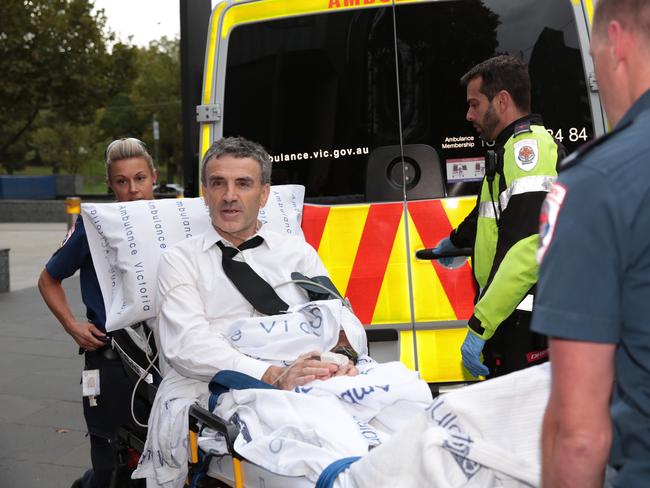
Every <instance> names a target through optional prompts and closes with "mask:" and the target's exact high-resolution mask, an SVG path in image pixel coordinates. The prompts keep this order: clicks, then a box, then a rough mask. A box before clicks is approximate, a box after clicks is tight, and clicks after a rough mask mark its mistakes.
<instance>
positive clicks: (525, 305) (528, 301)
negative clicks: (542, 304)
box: [517, 295, 533, 312]
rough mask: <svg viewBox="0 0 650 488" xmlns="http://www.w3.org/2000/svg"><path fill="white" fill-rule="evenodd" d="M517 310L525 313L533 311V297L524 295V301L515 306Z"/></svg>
mask: <svg viewBox="0 0 650 488" xmlns="http://www.w3.org/2000/svg"><path fill="white" fill-rule="evenodd" d="M517 310H523V311H525V312H532V311H533V295H526V296H525V297H524V299H523V300H522V301H521V302H520V303H519V305H517Z"/></svg>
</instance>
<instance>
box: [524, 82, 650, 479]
mask: <svg viewBox="0 0 650 488" xmlns="http://www.w3.org/2000/svg"><path fill="white" fill-rule="evenodd" d="M558 184H559V186H558V187H556V188H555V189H554V191H552V192H551V193H553V194H554V196H555V201H553V202H550V205H549V201H548V200H547V202H546V203H545V207H546V208H545V211H548V212H547V214H546V215H545V214H544V213H543V214H542V232H541V233H540V236H541V239H542V247H541V248H540V252H545V254H544V257H543V262H542V266H541V268H540V277H539V282H538V294H537V296H536V301H535V312H534V315H533V325H532V328H533V330H535V331H536V332H540V333H543V334H548V335H549V336H552V337H558V338H566V339H575V340H580V341H588V342H600V343H610V344H617V345H618V348H617V350H616V356H615V374H616V381H615V385H614V394H613V397H612V406H611V414H612V422H613V435H614V437H613V441H612V451H611V454H610V464H611V465H612V466H614V467H615V468H617V469H619V470H620V471H619V475H618V477H617V479H616V481H615V486H620V487H626V488H627V487H637V486H638V487H641V486H643V487H646V486H648V482H649V480H650V91H648V92H646V93H645V95H643V96H642V97H641V98H640V99H639V100H638V101H637V102H636V103H635V104H634V105H633V106H632V107H631V108H630V110H629V111H628V113H627V114H626V115H625V117H624V118H623V119H622V120H621V121H620V123H619V124H618V125H617V127H616V129H615V130H614V131H613V133H612V134H611V135H610V136H607V137H605V138H604V139H603V140H602V141H601V142H599V143H596V144H594V146H593V147H591V148H589V149H586V150H585V151H584V152H583V154H582V155H581V156H579V157H578V159H577V160H576V164H575V165H573V166H571V167H570V168H568V169H567V170H566V171H564V172H561V173H560V177H559V179H558ZM549 198H551V195H550V194H549ZM558 210H559V212H557V211H558ZM556 212H557V213H556ZM555 215H556V216H557V220H556V222H555V226H554V227H553V225H552V223H553V220H554V216H555ZM549 238H550V244H549V242H548V241H549ZM551 360H552V359H551ZM576 381H579V378H576Z"/></svg>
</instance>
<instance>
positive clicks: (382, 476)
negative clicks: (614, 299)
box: [82, 202, 549, 488]
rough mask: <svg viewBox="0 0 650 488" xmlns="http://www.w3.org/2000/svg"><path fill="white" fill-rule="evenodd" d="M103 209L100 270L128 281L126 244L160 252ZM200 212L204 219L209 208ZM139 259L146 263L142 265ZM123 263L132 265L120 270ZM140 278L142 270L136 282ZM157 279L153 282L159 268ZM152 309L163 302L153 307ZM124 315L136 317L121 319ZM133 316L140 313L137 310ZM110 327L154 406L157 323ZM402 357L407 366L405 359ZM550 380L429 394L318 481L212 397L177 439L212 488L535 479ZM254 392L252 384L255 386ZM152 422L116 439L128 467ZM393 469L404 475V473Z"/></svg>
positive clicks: (517, 377) (531, 378)
mask: <svg viewBox="0 0 650 488" xmlns="http://www.w3.org/2000/svg"><path fill="white" fill-rule="evenodd" d="M156 204H157V205H158V207H157V208H156V211H157V212H159V214H160V213H162V211H163V210H164V209H163V205H165V204H164V203H159V202H157V203H156ZM181 204H182V202H181V203H179V202H172V203H171V204H166V205H170V206H171V210H173V211H175V212H177V213H178V212H179V211H180V210H178V209H177V207H178V206H179V205H181ZM105 205H107V206H110V205H112V204H105ZM172 205H173V206H172ZM183 205H186V207H183V208H189V207H188V205H187V202H186V203H185V204H183ZM122 206H123V207H124V208H125V209H126V211H128V212H131V213H130V214H129V215H130V220H129V232H133V234H135V235H137V236H138V237H139V238H144V237H145V236H146V235H147V233H146V231H145V230H144V229H145V228H146V225H145V224H146V223H147V221H146V218H149V219H150V218H151V217H150V216H148V214H150V213H151V211H152V210H151V208H150V206H151V204H150V202H144V203H143V202H130V203H128V204H123V205H122ZM110 209H111V210H113V211H118V210H119V212H122V213H123V212H125V210H124V209H123V208H122V207H120V208H117V207H116V208H112V207H110ZM102 211H103V209H102V208H100V206H99V205H94V206H92V207H90V208H89V209H88V212H86V214H85V215H84V219H85V220H86V219H87V218H92V219H93V221H92V222H91V221H89V222H88V227H89V228H90V227H93V226H94V228H95V230H97V234H98V236H99V238H98V240H97V242H99V244H95V245H97V246H99V251H98V250H97V249H93V242H92V240H91V239H89V242H90V244H91V252H93V261H94V262H95V261H96V260H97V267H99V266H100V265H101V264H104V265H105V263H103V260H104V259H106V260H108V261H110V260H111V259H112V261H111V266H113V268H110V267H108V266H105V267H106V268H107V269H106V274H107V276H110V275H111V273H113V272H115V271H117V273H118V277H121V278H122V279H123V281H126V280H127V279H128V278H129V276H130V275H129V274H128V270H129V269H132V267H131V268H128V265H129V261H128V260H127V259H126V257H125V256H121V255H120V253H122V254H123V255H126V254H127V253H125V252H123V251H125V250H124V249H121V247H125V246H126V251H129V252H128V254H129V255H130V251H131V248H130V247H129V246H134V245H136V244H137V246H138V249H139V253H140V254H138V259H139V256H141V255H142V256H144V257H151V254H152V253H151V252H149V249H150V248H153V247H154V246H155V245H156V243H149V244H147V242H146V240H142V241H138V242H137V243H136V244H133V242H131V241H129V240H128V239H126V240H124V239H121V240H120V239H119V233H120V232H122V233H124V228H123V227H124V226H123V224H121V222H122V221H123V218H124V216H123V215H122V213H118V214H116V215H115V217H114V219H113V220H115V222H116V223H115V225H114V228H115V229H116V231H115V235H114V236H111V235H109V233H108V229H109V227H110V225H109V224H111V221H110V219H109V217H110V215H102ZM136 211H141V213H142V214H143V217H142V219H141V220H142V228H140V227H139V225H140V221H139V220H138V219H137V218H136V217H137V216H138V214H137V212H136ZM82 212H83V209H82ZM157 215H158V214H157ZM200 216H202V217H204V216H205V214H201V215H200ZM99 217H102V218H103V220H102V221H101V222H99V220H97V219H99ZM197 219H198V217H197ZM166 223H167V221H165V224H166ZM100 224H101V227H100ZM183 225H185V224H183ZM192 225H195V224H194V223H192ZM131 229H133V230H131ZM182 230H183V229H181V231H182ZM100 231H101V235H100ZM89 235H90V234H89ZM127 237H128V236H127ZM102 239H104V240H103V241H102ZM111 239H112V240H111ZM97 251H98V252H97ZM137 264H139V262H138V263H135V265H137ZM120 266H122V267H123V268H124V269H123V270H121V269H120ZM145 268H146V269H147V270H151V269H155V262H148V261H147V262H146V266H145ZM120 273H121V274H120ZM139 276H140V275H139V274H138V273H135V278H136V280H138V279H139ZM149 281H152V277H151V275H150V278H149ZM136 284H137V283H136ZM134 285H135V284H134ZM127 292H128V282H127V283H126V284H125V286H124V289H123V290H122V292H121V293H122V294H121V295H119V294H117V295H116V294H115V293H114V292H111V293H112V298H113V300H112V303H109V304H107V305H108V306H107V307H106V308H107V310H109V311H113V310H117V311H118V312H120V311H121V310H122V309H123V308H122V309H121V308H120V307H123V305H122V304H124V303H125V304H127V305H129V306H132V307H133V308H132V309H133V310H136V308H137V306H139V305H140V303H139V302H138V301H137V300H135V301H133V297H131V296H130V295H129V294H128V293H127ZM103 293H104V290H103ZM141 293H142V292H141ZM139 298H141V296H139V297H138V299H139ZM105 299H106V298H105ZM337 299H338V298H337ZM120 300H121V301H120ZM148 306H149V305H148V304H147V307H148ZM151 308H152V309H155V307H154V306H153V304H152V306H151ZM141 309H142V307H141ZM124 315H129V314H123V315H122V316H124ZM131 316H133V315H129V317H131ZM112 318H113V319H114V321H115V322H114V323H117V321H119V320H120V318H121V317H120V316H119V314H117V313H116V314H114V315H113V317H112ZM110 332H111V336H112V345H113V347H114V348H115V349H116V351H117V352H118V354H119V356H120V357H121V358H122V360H123V362H124V365H125V368H126V370H127V372H128V374H129V376H130V377H131V378H132V379H133V382H134V390H133V396H132V402H136V401H140V402H147V403H148V405H152V402H153V401H154V399H155V396H156V391H157V390H158V388H160V385H162V384H163V382H162V381H161V379H162V377H163V375H162V374H161V370H160V364H159V361H158V356H157V351H156V347H155V342H154V341H153V340H152V333H151V330H150V329H148V327H147V325H146V324H142V323H141V324H139V325H135V326H134V325H130V326H128V327H122V328H117V329H112V330H111V331H110ZM397 364H400V365H401V363H397ZM548 381H549V375H548V371H547V370H545V369H544V368H540V369H538V368H532V369H531V370H529V371H524V372H520V373H515V374H513V375H509V376H508V377H504V378H499V379H495V380H491V381H489V382H484V383H481V384H476V385H472V386H470V387H466V388H463V389H460V390H456V391H453V392H451V393H448V394H445V395H444V400H441V399H440V398H435V399H433V398H430V404H429V405H428V406H425V407H422V408H420V410H419V412H418V414H413V412H411V411H409V412H408V413H405V412H404V411H401V410H400V409H396V410H395V412H394V415H395V417H399V416H402V417H403V418H404V419H405V420H406V422H404V424H403V426H401V427H400V428H399V429H396V430H394V433H395V435H394V436H392V437H390V438H386V439H383V440H382V442H379V443H378V444H376V445H374V446H372V448H369V447H367V448H366V451H365V452H360V453H359V456H354V458H355V459H348V458H349V456H342V457H341V458H337V459H332V462H330V463H328V464H327V465H323V466H322V470H321V471H320V472H319V473H318V477H320V478H321V479H320V480H316V479H314V477H313V476H312V477H311V479H310V478H308V477H305V476H286V475H284V474H282V473H278V472H275V471H273V470H269V469H267V467H264V462H259V461H260V460H259V459H252V458H251V457H250V456H244V455H242V453H241V452H240V451H241V450H242V449H241V446H246V445H247V443H248V444H250V442H248V441H246V443H243V441H242V440H241V439H242V435H243V434H242V432H241V430H240V429H239V428H238V427H237V426H236V425H235V422H233V421H232V416H228V417H225V418H220V417H219V416H217V415H215V414H214V412H213V411H211V409H207V408H205V407H206V406H207V405H206V404H198V405H194V404H191V405H190V407H189V410H188V416H187V417H188V421H187V424H186V430H185V432H186V434H182V435H181V436H179V437H180V438H179V439H178V440H179V442H181V441H182V440H183V438H187V439H188V441H189V445H188V448H187V451H186V452H187V453H188V463H189V465H188V467H187V469H186V470H185V471H186V472H187V483H188V484H190V485H191V484H192V483H193V484H194V486H210V484H207V485H206V479H208V480H214V483H221V485H219V484H216V485H215V486H223V485H225V486H235V487H243V486H245V487H248V488H251V487H256V486H259V487H264V488H269V487H272V486H278V487H280V486H282V487H291V486H314V485H316V486H322V487H326V486H336V487H338V488H346V487H355V488H360V487H364V486H368V487H370V486H372V487H381V486H386V487H388V486H391V487H392V486H468V487H469V486H535V485H536V484H538V482H539V465H540V462H539V457H540V455H539V434H540V431H541V419H542V412H543V408H544V405H545V403H546V396H547V394H548ZM324 383H326V382H324ZM427 389H428V387H427ZM254 390H255V389H254V388H252V389H251V390H250V391H254ZM249 393H250V392H249ZM226 395H231V397H234V396H235V394H234V393H232V392H230V393H226ZM441 412H444V414H441ZM226 419H227V420H226ZM146 420H147V419H142V418H139V419H136V423H137V424H139V427H137V428H135V429H121V430H120V434H119V438H118V439H116V441H115V442H114V443H113V445H114V446H115V450H116V457H118V458H119V459H120V460H122V464H125V463H126V464H129V463H130V462H132V460H133V459H134V458H137V455H135V456H134V455H133V453H139V454H142V453H143V449H144V447H145V440H146V436H147V433H148V427H149V426H150V423H149V426H148V425H147V424H148V422H147V421H146ZM206 429H212V430H213V431H218V432H221V434H222V435H223V439H224V442H225V445H226V447H227V449H226V451H225V452H224V453H221V452H220V453H218V454H216V453H214V452H211V451H206V450H202V449H200V448H199V444H200V442H199V441H200V439H201V437H205V436H204V434H205V431H206ZM244 450H246V449H244ZM491 453H492V454H491ZM494 453H497V454H498V455H494ZM357 457H358V459H357ZM142 458H143V456H140V460H141V461H142ZM262 461H264V460H263V459H262ZM296 461H300V456H297V457H296ZM312 471H313V470H312ZM395 476H398V479H397V480H396V479H395ZM181 484H182V483H181ZM122 486H124V485H122Z"/></svg>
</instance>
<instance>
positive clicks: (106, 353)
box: [79, 344, 117, 359]
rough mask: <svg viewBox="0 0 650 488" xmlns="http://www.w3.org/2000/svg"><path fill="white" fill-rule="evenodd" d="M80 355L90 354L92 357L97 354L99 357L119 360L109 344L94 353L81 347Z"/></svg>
mask: <svg viewBox="0 0 650 488" xmlns="http://www.w3.org/2000/svg"><path fill="white" fill-rule="evenodd" d="M79 354H86V355H88V354H90V355H93V354H97V355H101V356H103V357H104V358H106V359H117V353H116V352H115V350H114V349H113V348H112V347H111V346H110V345H108V344H107V345H105V346H103V347H100V348H99V349H95V350H94V351H86V350H85V349H83V348H81V347H80V348H79Z"/></svg>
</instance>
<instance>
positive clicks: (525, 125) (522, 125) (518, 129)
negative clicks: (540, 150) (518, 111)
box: [512, 119, 533, 137]
mask: <svg viewBox="0 0 650 488" xmlns="http://www.w3.org/2000/svg"><path fill="white" fill-rule="evenodd" d="M527 132H533V129H531V128H530V120H528V119H526V120H522V121H521V122H519V123H518V124H517V125H515V127H514V129H513V134H512V135H513V137H517V136H520V135H521V134H526V133H527Z"/></svg>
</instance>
